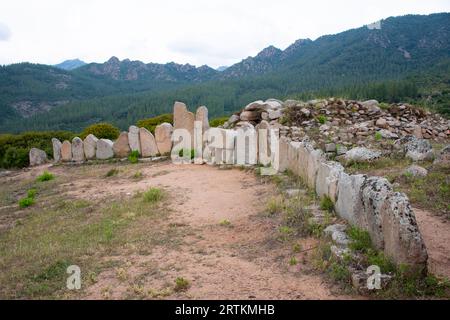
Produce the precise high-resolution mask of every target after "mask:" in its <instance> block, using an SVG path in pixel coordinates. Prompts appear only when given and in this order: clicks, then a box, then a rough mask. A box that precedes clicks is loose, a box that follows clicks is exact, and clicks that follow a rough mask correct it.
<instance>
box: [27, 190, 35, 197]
mask: <svg viewBox="0 0 450 320" xmlns="http://www.w3.org/2000/svg"><path fill="white" fill-rule="evenodd" d="M36 194H37V190H36V189H30V190H28V191H27V197H28V198H31V199H34V198H35V197H36Z"/></svg>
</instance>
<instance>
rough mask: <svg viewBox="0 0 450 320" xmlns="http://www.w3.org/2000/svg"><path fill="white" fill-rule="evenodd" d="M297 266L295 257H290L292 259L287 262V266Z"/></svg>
mask: <svg viewBox="0 0 450 320" xmlns="http://www.w3.org/2000/svg"><path fill="white" fill-rule="evenodd" d="M297 264H298V261H297V258H296V257H292V258H291V259H290V260H289V265H291V266H295V265H297Z"/></svg>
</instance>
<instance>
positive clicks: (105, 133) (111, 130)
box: [80, 122, 120, 140]
mask: <svg viewBox="0 0 450 320" xmlns="http://www.w3.org/2000/svg"><path fill="white" fill-rule="evenodd" d="M90 134H93V135H94V136H96V137H97V138H98V139H110V140H116V139H117V138H118V137H119V134H120V130H119V128H117V127H115V126H113V125H112V124H110V123H105V122H103V123H96V124H93V125H91V126H89V127H87V128H85V129H84V130H83V132H82V133H81V134H80V138H81V139H85V138H86V137H87V136H88V135H90Z"/></svg>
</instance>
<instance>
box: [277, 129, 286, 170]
mask: <svg viewBox="0 0 450 320" xmlns="http://www.w3.org/2000/svg"><path fill="white" fill-rule="evenodd" d="M288 149H289V140H288V139H287V138H286V137H281V138H280V143H279V145H278V164H277V163H275V169H276V170H277V171H278V172H284V171H286V170H287V169H288V167H289V166H288V164H289V162H288Z"/></svg>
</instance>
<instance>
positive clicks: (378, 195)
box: [361, 177, 393, 250]
mask: <svg viewBox="0 0 450 320" xmlns="http://www.w3.org/2000/svg"><path fill="white" fill-rule="evenodd" d="M392 194H393V189H392V185H391V184H390V183H389V181H388V180H386V179H384V178H380V177H370V178H368V179H367V180H366V181H364V183H363V185H362V201H363V208H364V210H363V211H362V213H363V216H362V217H361V221H362V223H363V225H365V226H367V231H368V232H369V234H370V238H371V239H372V243H373V244H374V246H375V247H376V248H377V249H380V250H383V249H384V236H383V226H382V212H383V206H384V205H385V201H386V199H387V198H388V197H389V196H391V195H392Z"/></svg>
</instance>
